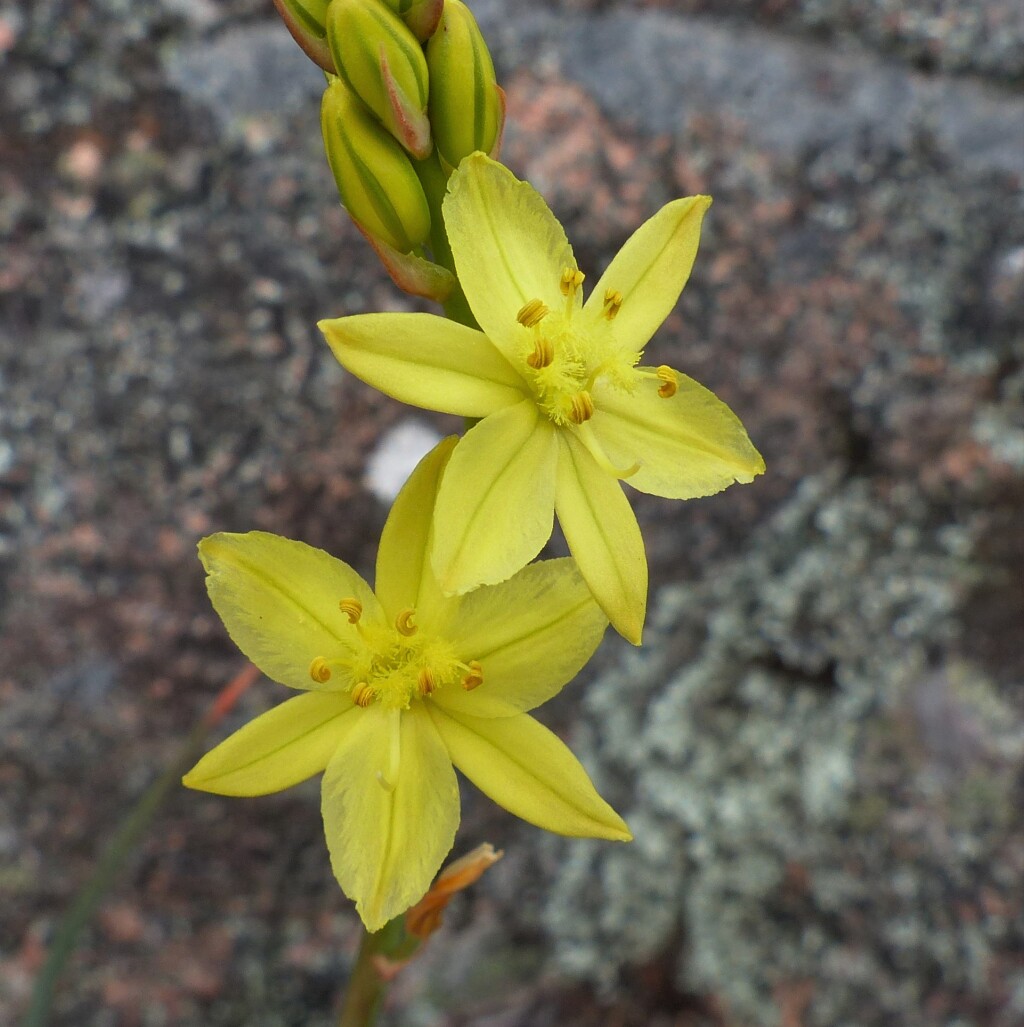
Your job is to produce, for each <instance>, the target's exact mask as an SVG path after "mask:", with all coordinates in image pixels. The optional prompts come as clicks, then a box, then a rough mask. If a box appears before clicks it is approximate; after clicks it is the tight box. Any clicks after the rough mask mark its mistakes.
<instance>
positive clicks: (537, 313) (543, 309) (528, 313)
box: [516, 300, 549, 328]
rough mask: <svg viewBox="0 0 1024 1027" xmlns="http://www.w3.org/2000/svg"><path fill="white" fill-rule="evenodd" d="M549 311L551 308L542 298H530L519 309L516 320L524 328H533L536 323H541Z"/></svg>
mask: <svg viewBox="0 0 1024 1027" xmlns="http://www.w3.org/2000/svg"><path fill="white" fill-rule="evenodd" d="M548 313H549V308H548V305H547V304H546V303H544V302H542V301H541V300H530V302H529V303H524V304H523V306H522V307H521V308H520V309H519V313H518V314H516V320H517V321H518V322H519V323H520V324H521V325H522V326H523V327H524V328H532V327H533V326H534V325H538V324H540V323H541V321H543V320H544V318H546V317H547V316H548Z"/></svg>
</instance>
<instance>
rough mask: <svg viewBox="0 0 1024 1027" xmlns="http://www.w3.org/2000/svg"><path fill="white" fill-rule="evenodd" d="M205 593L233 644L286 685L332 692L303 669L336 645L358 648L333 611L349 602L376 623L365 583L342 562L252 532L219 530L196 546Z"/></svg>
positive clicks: (301, 545) (346, 624)
mask: <svg viewBox="0 0 1024 1027" xmlns="http://www.w3.org/2000/svg"><path fill="white" fill-rule="evenodd" d="M199 558H200V559H201V560H202V561H203V566H204V567H205V568H206V572H207V578H206V588H207V591H208V592H209V593H210V601H211V602H212V603H213V607H214V609H215V610H216V611H217V613H218V614H219V615H220V619H221V620H222V621H224V626H225V627H226V628H227V629H228V634H229V635H230V636H231V638H232V639H233V641H234V643H235V645H237V646H238V648H239V649H241V650H242V652H243V653H245V655H246V656H247V657H248V658H249V659H250V660H252V662H253V663H255V664H256V666H257V667H259V668H260V670H262V671H263V673H264V674H266V675H267V677H269V678H273V680H274V681H279V682H280V683H281V684H283V685H288V686H290V687H291V688H302V689H307V688H308V689H320V690H322V691H331V690H332V688H333V686H334V684H335V682H334V681H333V680H331V681H327V682H325V683H323V684H318V683H316V682H314V681H313V680H312V679H311V678H310V676H309V665H310V663H312V661H313V660H314V659H315V658H316V657H318V656H322V657H325V658H331V657H332V656H335V655H336V654H337V653H338V652H339V648H340V646H339V640H345V641H348V642H351V643H353V644H358V635H357V633H356V630H355V628H354V627H353V626H352V625H351V624H350V623H349V622H348V619H347V618H346V616H345V615H344V614H343V613H342V612H341V610H339V609H338V602H339V601H340V600H341V599H347V598H355V599H358V600H359V601H360V602H361V603H362V605H363V616H364V617H369V618H373V619H376V620H378V621H382V613H381V610H380V605H379V604H378V602H377V599H376V597H375V596H374V594H373V592H371V591H370V586H369V585H367V584H366V582H365V581H363V579H362V578H361V577H359V575H358V574H356V572H355V571H354V570H352V568H351V567H349V566H348V564H345V563H342V562H341V560H336V559H335V558H334V557H333V556H328V554H327V553H325V552H323V551H322V550H320V549H314V548H313V547H312V546H307V545H305V544H304V543H302V542H293V541H292V540H291V539H287V538H281V537H280V536H278V535H270V534H267V533H266V532H264V531H250V532H248V533H247V534H245V535H234V534H230V533H228V532H221V533H219V534H217V535H210V536H209V537H208V538H204V539H203V540H202V541H201V542H200V543H199Z"/></svg>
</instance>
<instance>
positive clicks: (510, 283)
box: [444, 153, 580, 356]
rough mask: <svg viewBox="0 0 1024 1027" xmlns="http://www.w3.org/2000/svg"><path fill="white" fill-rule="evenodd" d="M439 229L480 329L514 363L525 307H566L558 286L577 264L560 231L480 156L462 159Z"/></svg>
mask: <svg viewBox="0 0 1024 1027" xmlns="http://www.w3.org/2000/svg"><path fill="white" fill-rule="evenodd" d="M444 223H445V227H446V228H447V229H448V238H449V240H450V242H451V246H452V254H453V255H454V257H455V267H456V270H457V271H458V273H459V282H460V284H461V285H462V288H463V290H464V291H465V293H466V299H467V300H469V305H470V307H471V308H472V310H473V313H474V314H475V315H476V319H477V321H478V322H479V324H480V327H481V328H482V329H483V330H484V331H485V332H486V333H487V336H488V337H489V338H490V340H491V341H492V342H493V343H494V345H495V346H497V347H498V348H499V349H500V350H501V351H502V352H503V353H505V354H507V355H509V356H512V355H513V354H514V353H515V340H516V339H517V338H518V334H517V333H521V332H522V328H521V326H520V325H519V324H518V323H517V322H516V314H518V313H519V311H520V309H521V308H522V307H523V305H524V304H526V303H528V302H529V301H530V300H534V299H538V300H542V301H543V302H544V303H545V304H547V306H548V307H550V308H551V309H553V310H554V309H560V308H562V307H564V305H565V297H564V296H563V295H562V293H561V289H560V285H559V283H560V281H561V275H562V271H563V270H564V269H565V268H567V267H571V268H573V269H575V268H576V258H575V257H574V256H573V253H572V247H571V246H570V245H569V241H568V239H566V237H565V232H564V231H563V229H562V226H561V225H560V224H559V223H558V219H557V218H556V217H555V215H554V214H552V213H551V211H550V209H549V208H548V205H547V204H546V203H545V202H544V200H543V198H542V197H541V195H540V194H539V193H538V192H537V191H536V189H534V188H533V186H531V185H530V184H529V183H527V182H520V181H519V179H517V178H516V177H515V176H514V175H513V174H512V172H511V171H509V170H508V168H506V167H504V166H503V165H501V164H498V163H497V162H496V161H493V160H491V159H490V158H488V157H485V156H484V155H483V154H482V153H477V154H474V155H473V156H471V157H467V158H466V159H465V160H464V161H463V162H462V163H461V164H460V165H459V169H458V170H457V171H456V172H455V174H454V175H452V177H451V178H450V179H449V182H448V195H447V196H446V197H445V200H444ZM576 296H577V299H578V298H579V296H580V292H579V290H577V292H576Z"/></svg>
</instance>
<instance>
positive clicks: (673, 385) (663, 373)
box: [655, 364, 679, 399]
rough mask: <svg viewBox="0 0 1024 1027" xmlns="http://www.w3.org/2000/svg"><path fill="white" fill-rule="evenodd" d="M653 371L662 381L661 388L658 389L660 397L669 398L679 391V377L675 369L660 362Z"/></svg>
mask: <svg viewBox="0 0 1024 1027" xmlns="http://www.w3.org/2000/svg"><path fill="white" fill-rule="evenodd" d="M655 373H656V374H657V376H658V379H659V380H660V381H661V383H662V385H661V388H659V389H658V395H659V396H661V398H662V399H671V398H672V397H673V396H674V395H675V394H676V393H677V392H678V391H679V379H678V377H677V376H676V373H675V371H673V370H672V368H671V367H669V366H668V365H666V364H662V365H661V367H659V368H658V370H657V371H656V372H655Z"/></svg>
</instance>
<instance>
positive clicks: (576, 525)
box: [555, 432, 647, 645]
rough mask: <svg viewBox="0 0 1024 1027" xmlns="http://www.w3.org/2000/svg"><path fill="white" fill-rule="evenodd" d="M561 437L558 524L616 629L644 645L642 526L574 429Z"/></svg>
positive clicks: (645, 563) (627, 637) (644, 589)
mask: <svg viewBox="0 0 1024 1027" xmlns="http://www.w3.org/2000/svg"><path fill="white" fill-rule="evenodd" d="M559 437H560V444H561V447H562V449H561V453H560V455H559V460H558V487H557V490H556V492H555V512H556V513H557V514H558V523H559V524H561V525H562V531H563V532H565V538H566V541H567V542H568V543H569V550H570V552H571V553H572V555H573V556H574V557H575V559H576V562H577V563H578V564H579V568H580V572H581V573H582V574H583V577H584V578H585V579H586V581H587V584H588V585H589V586H590V589H591V591H592V592H593V593H594V598H595V599H596V600H597V601H598V603H600V605H601V609H602V610H604V612H605V613H606V614H607V615H608V619H609V620H610V621H611V622H612V627H614V628H615V630H616V631H618V632H619V634H620V635H622V636H623V637H624V638H626V639H628V640H629V641H630V642H632V643H633V645H639V644H640V636H641V634H642V632H643V628H644V615H645V613H646V610H647V556H646V554H645V553H644V540H643V538H642V537H641V535H640V527H639V525H638V524H637V523H636V517H635V516H634V514H633V510H632V508H631V507H630V505H629V500H628V499H627V498H626V496H625V495H624V493H623V491H622V487H621V486H620V485H619V482H618V480H617V479H616V478H613V477H612V476H611V475H610V474H608V473H607V472H606V471H604V470H603V469H602V468H600V467H599V466H598V465H597V463H596V462H595V460H594V458H593V457H592V456H591V455H590V454H589V453H588V452H587V450H586V449H585V448H584V446H583V445H582V443H580V442H579V441H578V440H577V439H576V438H574V437H573V435H572V434H571V433H569V432H561V433H560V436H559Z"/></svg>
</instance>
